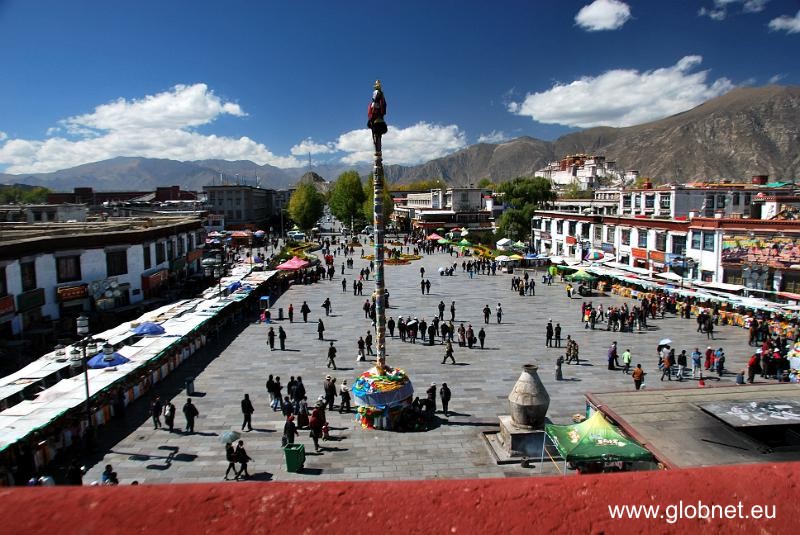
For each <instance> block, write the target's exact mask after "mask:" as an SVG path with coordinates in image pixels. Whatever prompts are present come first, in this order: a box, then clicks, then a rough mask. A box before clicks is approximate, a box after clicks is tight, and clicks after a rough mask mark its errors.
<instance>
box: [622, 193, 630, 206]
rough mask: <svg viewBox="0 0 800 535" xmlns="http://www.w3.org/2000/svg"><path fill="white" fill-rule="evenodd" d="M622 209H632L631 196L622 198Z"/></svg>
mask: <svg viewBox="0 0 800 535" xmlns="http://www.w3.org/2000/svg"><path fill="white" fill-rule="evenodd" d="M622 207H623V208H630V207H631V196H630V195H624V196H623V197H622Z"/></svg>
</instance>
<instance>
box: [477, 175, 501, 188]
mask: <svg viewBox="0 0 800 535" xmlns="http://www.w3.org/2000/svg"><path fill="white" fill-rule="evenodd" d="M478 187H479V188H481V189H490V190H492V191H494V190H496V189H497V184H495V183H494V182H492V179H491V178H482V179H480V180H478Z"/></svg>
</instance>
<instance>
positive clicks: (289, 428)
mask: <svg viewBox="0 0 800 535" xmlns="http://www.w3.org/2000/svg"><path fill="white" fill-rule="evenodd" d="M299 435H300V433H298V432H297V425H296V424H295V423H294V416H293V415H291V414H290V415H289V416H287V417H286V423H284V424H283V438H282V439H281V442H282V443H283V446H284V447H285V446H288V445H289V444H294V439H295V438H297V437H298V436H299Z"/></svg>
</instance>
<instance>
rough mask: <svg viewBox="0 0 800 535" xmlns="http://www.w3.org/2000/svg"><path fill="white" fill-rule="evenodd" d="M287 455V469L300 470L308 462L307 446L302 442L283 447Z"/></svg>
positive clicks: (291, 470)
mask: <svg viewBox="0 0 800 535" xmlns="http://www.w3.org/2000/svg"><path fill="white" fill-rule="evenodd" d="M283 453H284V455H286V471H287V472H299V471H300V469H301V468H303V464H305V462H306V447H305V446H304V445H302V444H289V445H288V446H286V447H284V448H283Z"/></svg>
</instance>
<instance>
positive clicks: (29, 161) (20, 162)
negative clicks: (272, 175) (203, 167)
mask: <svg viewBox="0 0 800 535" xmlns="http://www.w3.org/2000/svg"><path fill="white" fill-rule="evenodd" d="M223 115H232V116H235V117H243V116H245V115H246V113H245V112H244V111H243V110H242V108H241V107H240V106H239V105H238V104H236V103H233V102H227V101H224V100H223V99H221V98H220V97H218V96H217V95H215V94H214V92H213V91H211V90H210V89H208V86H206V85H205V84H202V83H198V84H194V85H176V86H175V87H173V88H172V89H171V90H169V91H165V92H163V93H158V94H155V95H148V96H146V97H144V98H143V99H139V100H126V99H118V100H116V101H114V102H111V103H108V104H102V105H100V106H98V107H96V108H95V109H94V111H93V112H92V113H88V114H84V115H78V116H75V117H69V118H67V119H64V120H62V121H59V126H58V127H51V128H49V129H48V131H47V134H48V136H53V137H48V139H45V140H26V139H12V140H8V141H6V142H5V144H3V145H2V146H0V164H6V165H8V168H7V169H6V171H7V172H9V173H36V172H48V171H55V170H58V169H64V168H68V167H73V166H76V165H80V164H83V163H87V162H94V161H98V160H105V159H108V158H114V157H116V156H143V157H149V158H169V159H175V160H204V159H211V158H219V159H226V160H252V161H254V162H256V163H259V164H266V163H268V164H271V165H275V166H278V167H296V166H298V165H300V162H299V161H298V160H297V159H296V158H294V157H281V156H276V155H275V154H273V153H272V152H271V151H269V149H267V147H265V146H264V145H263V144H261V143H257V142H256V141H253V140H252V139H250V138H248V137H240V138H232V137H223V136H216V135H213V134H212V135H206V134H200V133H198V132H196V131H194V128H196V127H198V126H201V125H206V124H209V123H211V122H213V121H214V120H215V119H217V118H218V117H220V116H223ZM63 132H65V133H66V135H63V136H57V134H59V133H63Z"/></svg>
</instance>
